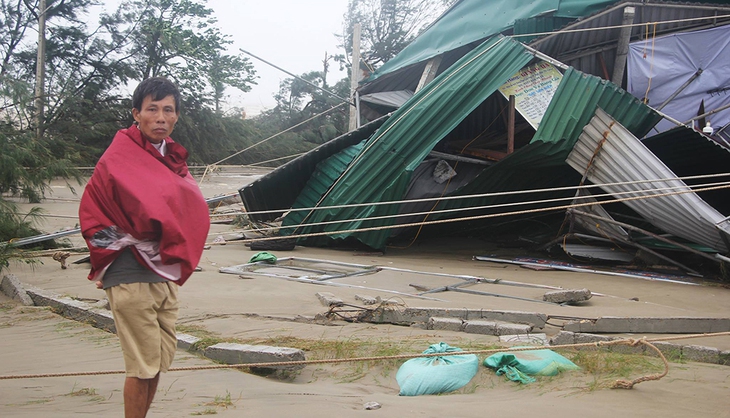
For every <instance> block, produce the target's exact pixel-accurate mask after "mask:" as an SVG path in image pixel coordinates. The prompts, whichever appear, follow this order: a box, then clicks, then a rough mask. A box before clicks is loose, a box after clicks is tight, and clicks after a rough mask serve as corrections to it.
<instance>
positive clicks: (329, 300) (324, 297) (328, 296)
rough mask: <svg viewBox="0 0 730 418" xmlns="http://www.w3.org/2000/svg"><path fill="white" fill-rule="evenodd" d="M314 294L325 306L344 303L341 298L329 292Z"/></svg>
mask: <svg viewBox="0 0 730 418" xmlns="http://www.w3.org/2000/svg"><path fill="white" fill-rule="evenodd" d="M316 295H317V299H319V302H320V303H321V304H322V305H324V306H327V307H330V306H340V305H342V304H343V303H344V302H343V301H342V299H340V298H338V297H337V296H335V295H334V294H332V293H330V292H317V293H316Z"/></svg>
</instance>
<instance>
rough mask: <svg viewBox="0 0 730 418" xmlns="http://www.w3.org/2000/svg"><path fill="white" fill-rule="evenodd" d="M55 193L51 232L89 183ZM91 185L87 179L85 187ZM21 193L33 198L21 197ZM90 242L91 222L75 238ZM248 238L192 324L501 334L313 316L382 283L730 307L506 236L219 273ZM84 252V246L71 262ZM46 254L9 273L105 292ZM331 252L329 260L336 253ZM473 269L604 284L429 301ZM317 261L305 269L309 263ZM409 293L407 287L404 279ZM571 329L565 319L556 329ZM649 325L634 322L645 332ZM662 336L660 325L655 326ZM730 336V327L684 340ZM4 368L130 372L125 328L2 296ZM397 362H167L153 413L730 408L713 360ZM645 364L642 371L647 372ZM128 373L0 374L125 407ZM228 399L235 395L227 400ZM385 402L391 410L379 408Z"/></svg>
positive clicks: (34, 387) (19, 385) (685, 309)
mask: <svg viewBox="0 0 730 418" xmlns="http://www.w3.org/2000/svg"><path fill="white" fill-rule="evenodd" d="M260 174H261V171H251V172H245V173H242V172H239V173H234V172H219V173H215V175H214V176H212V177H211V178H209V179H208V180H206V181H205V182H204V183H203V184H202V186H201V188H202V189H203V193H204V195H205V196H206V197H212V196H215V195H218V194H223V193H230V192H235V191H236V189H237V188H238V187H240V186H241V185H243V184H245V183H247V182H249V181H252V180H253V179H255V178H256V176H258V175H260ZM51 191H52V194H51V195H50V197H51V199H49V200H47V201H46V202H44V203H43V204H42V205H41V206H42V207H44V208H45V209H46V211H47V213H48V214H49V215H53V216H50V217H48V218H47V221H46V223H45V224H43V225H40V227H41V228H42V229H43V230H45V231H48V232H53V231H56V230H59V229H60V228H63V227H74V226H76V223H77V222H78V221H77V219H74V215H75V213H76V210H77V207H78V196H74V195H73V194H72V193H71V192H70V191H69V190H68V189H67V187H66V186H65V185H64V184H63V183H54V184H53V187H52V189H51ZM77 191H78V192H79V193H80V192H81V188H80V187H77ZM22 206H23V207H29V206H31V205H26V204H23V205H22ZM233 231H234V228H232V227H231V226H229V225H213V227H212V230H211V241H212V240H213V238H215V237H216V236H218V235H223V236H228V234H230V233H231V232H233ZM69 239H70V241H71V243H72V245H81V239H80V236H78V235H77V236H71V237H69ZM255 253H256V251H252V250H250V249H249V248H248V247H246V246H244V245H243V244H241V243H236V242H229V243H228V244H227V245H225V246H216V245H214V246H212V248H211V249H209V250H206V251H205V252H204V254H203V260H202V261H201V263H200V266H201V267H202V268H203V270H202V271H201V272H197V273H195V274H194V275H193V277H192V278H191V279H190V280H189V281H188V282H187V283H186V285H185V286H184V287H183V288H181V293H180V296H181V299H182V309H181V313H180V321H179V323H180V324H182V325H185V326H196V327H202V328H204V329H206V330H208V331H210V332H212V333H215V334H217V335H218V336H220V337H221V338H237V339H240V340H246V341H253V340H265V339H268V338H291V337H295V338H300V339H305V340H314V341H338V340H339V341H378V342H380V343H383V344H388V343H389V342H393V343H403V342H407V343H408V344H409V346H411V347H413V352H414V353H415V352H420V351H422V350H424V349H426V348H427V347H428V345H429V344H432V343H437V342H439V341H444V342H447V343H449V344H450V345H453V346H460V345H461V344H465V345H469V346H472V347H473V346H480V345H484V346H488V345H491V344H495V343H496V342H497V338H496V337H493V336H483V335H475V334H464V333H456V332H446V331H428V330H423V329H419V328H414V327H401V326H392V325H373V324H352V323H347V322H344V321H336V322H333V323H331V324H330V325H329V326H324V325H317V324H315V323H312V322H311V321H305V320H302V318H311V317H313V316H315V315H317V314H321V313H323V312H325V311H326V308H324V307H323V306H322V305H321V304H320V303H319V301H318V299H317V297H316V296H315V294H316V293H317V292H331V293H333V294H335V295H336V296H337V297H339V298H340V299H342V300H344V301H345V302H346V303H351V304H357V305H359V304H360V302H358V301H357V300H356V299H355V295H369V296H373V297H375V296H380V297H381V298H383V299H391V300H394V301H397V302H399V303H401V304H403V305H404V306H412V307H415V306H418V307H420V306H429V307H447V308H475V309H480V308H481V309H499V310H519V311H529V312H541V313H545V314H551V315H561V316H570V317H589V318H590V317H598V316H651V317H668V316H691V317H729V316H730V290H729V289H727V288H725V287H721V286H717V285H709V284H705V285H700V286H693V285H687V284H675V283H665V282H657V281H649V280H642V279H634V278H624V277H615V276H605V275H598V274H583V273H574V272H560V271H540V272H536V271H531V270H526V269H523V268H520V267H518V266H514V265H505V264H497V263H487V262H480V261H473V260H472V256H474V255H487V254H495V255H497V256H503V255H505V254H506V253H505V250H503V249H500V248H496V247H495V246H493V245H490V244H488V243H485V242H481V241H474V240H462V239H443V240H430V241H428V242H418V243H416V244H415V245H413V246H411V247H410V248H407V249H389V250H388V251H387V252H386V254H385V255H379V254H373V253H360V252H353V251H344V250H339V251H338V250H326V249H317V248H305V247H297V248H296V249H295V250H294V251H291V252H274V253H275V254H276V255H277V256H279V257H298V258H311V259H318V260H330V261H337V262H343V263H354V264H363V265H378V266H385V267H392V268H399V269H408V270H413V271H415V272H404V271H392V270H391V271H381V272H379V273H376V274H370V275H363V276H354V277H347V278H341V279H335V280H331V282H333V283H340V284H349V285H353V286H359V287H357V288H355V287H335V286H316V285H312V284H306V283H297V282H293V281H289V280H283V279H280V278H273V277H264V276H257V275H246V276H245V278H240V277H239V276H238V275H236V274H223V273H219V272H218V269H219V268H220V267H227V266H234V265H239V264H244V263H246V262H247V261H248V259H249V258H250V257H251V256H252V255H253V254H255ZM77 258H79V256H76V255H74V256H72V257H71V258H70V259H69V260H70V261H73V260H75V259H77ZM42 261H43V263H42V264H31V265H27V264H24V263H15V264H13V265H11V268H10V273H13V274H15V275H16V276H17V277H18V278H19V279H20V280H21V281H22V282H23V283H27V284H31V285H35V286H38V287H41V288H44V289H47V290H52V291H55V292H57V293H59V294H64V295H70V296H73V297H78V298H81V299H84V300H89V301H95V300H98V299H101V298H103V297H104V294H103V292H102V291H99V290H97V289H95V287H94V286H93V285H92V284H91V283H90V282H88V281H87V280H86V274H87V273H88V264H78V265H77V264H71V265H70V267H69V268H68V269H66V270H61V269H60V266H59V264H58V263H57V262H55V261H53V260H52V259H50V258H48V257H45V258H42ZM322 266H325V265H324V264H323V265H322ZM426 273H438V274H447V275H473V276H480V277H485V278H489V279H501V280H503V281H512V282H519V283H525V284H530V285H545V286H559V287H566V288H583V287H586V288H589V289H590V290H591V291H593V292H594V293H599V294H600V296H594V297H593V298H592V299H591V300H590V301H589V302H588V303H586V304H584V305H583V306H557V305H550V304H545V303H542V302H539V300H540V299H541V297H542V294H543V293H544V292H545V289H540V288H536V287H524V286H508V285H501V284H479V285H475V286H471V287H469V289H472V290H479V291H482V292H490V293H495V294H499V295H503V296H514V297H520V298H527V299H532V300H533V301H523V300H517V299H513V298H508V297H490V296H483V295H471V294H465V293H455V292H441V293H435V294H432V295H430V296H432V298H433V299H419V298H416V297H414V296H409V295H413V294H415V293H416V292H417V291H416V290H415V289H414V288H413V287H412V286H410V284H419V285H422V286H427V287H431V288H434V287H439V286H446V285H453V284H457V283H460V282H461V281H462V280H461V279H459V278H457V277H447V276H437V275H429V274H426ZM303 274H304V273H303ZM396 292H397V293H396ZM545 331H546V332H547V333H548V334H554V333H556V332H557V331H558V329H557V328H555V327H549V328H547V329H546V330H545ZM634 337H636V336H634ZM650 337H655V335H651V336H650ZM681 343H683V344H697V345H705V346H712V347H717V348H719V349H721V350H730V338H727V337H721V338H703V339H693V340H687V341H682V342H681ZM0 352H1V353H2V354H3V355H2V357H0V375H11V374H35V373H57V372H72V371H95V370H119V369H121V368H123V365H122V359H121V352H120V349H119V345H118V343H117V341H116V337H115V336H113V335H111V334H108V333H105V332H103V331H100V330H96V329H94V328H91V327H89V326H87V325H85V324H80V323H76V322H73V321H69V320H66V319H63V318H61V317H59V316H57V315H55V314H53V313H52V312H50V311H48V310H46V309H42V308H36V307H22V306H17V305H16V304H14V303H13V302H12V301H9V300H8V299H7V298H4V297H2V296H0ZM204 364H210V361H208V360H206V359H204V358H200V357H197V356H195V355H192V354H189V353H187V352H184V351H182V350H179V351H178V354H177V357H176V360H175V364H174V366H176V367H181V366H188V365H204ZM396 370H397V369H396V367H395V366H392V365H391V366H387V365H385V366H383V365H377V364H370V365H366V366H356V365H338V366H310V367H307V368H305V369H304V370H303V371H302V372H301V373H299V374H297V375H296V376H293V377H292V378H290V379H288V380H282V379H276V378H273V377H261V376H256V375H252V374H247V373H243V372H239V371H232V370H216V371H195V372H171V373H168V374H166V375H165V376H163V378H162V381H161V384H160V387H159V390H158V393H157V397H156V399H155V403H154V404H153V407H152V410H151V411H150V415H149V416H151V417H180V416H189V415H203V414H213V413H216V414H218V415H223V416H270V417H278V416H296V417H310V416H311V417H314V416H317V417H321V416H327V415H334V414H337V415H340V416H348V417H349V416H365V415H367V416H375V415H378V416H403V417H436V416H441V417H443V416H454V417H483V416H485V414H488V415H492V414H494V415H503V414H525V413H528V414H535V413H537V415H539V416H558V415H560V416H590V417H604V416H605V417H609V416H610V417H613V416H617V415H626V416H635V417H649V416H666V417H690V416H711V417H730V400H729V398H728V396H727V395H728V389H730V367H727V366H717V365H708V364H700V363H672V364H671V368H670V372H669V375H668V376H667V377H665V378H664V379H662V380H660V381H655V382H645V383H642V384H640V385H638V386H636V388H634V389H633V390H610V389H604V388H600V387H599V388H595V386H596V385H595V382H596V379H597V377H595V376H592V375H591V374H590V373H586V372H574V373H569V374H564V375H561V376H559V377H555V378H549V379H540V380H539V381H538V382H537V383H535V384H532V385H527V386H518V385H517V384H515V383H512V382H507V381H505V380H504V379H503V378H502V377H497V376H494V374H493V372H491V371H489V370H488V369H486V368H481V369H480V371H479V373H478V375H477V376H476V377H475V378H474V380H472V382H470V383H469V385H467V386H466V387H465V388H463V389H461V390H459V391H457V392H455V393H452V394H448V395H441V396H421V397H399V396H398V385H397V383H396V381H395V372H396ZM634 377H636V376H634ZM122 379H123V378H122V376H120V375H103V376H84V377H64V378H39V379H24V380H0V416H1V417H6V416H8V417H39V416H52V417H66V416H68V417H71V416H74V417H75V416H80V415H81V416H82V415H93V416H98V417H116V416H121V415H122V413H121V411H122V396H121V387H122ZM226 398H230V400H231V402H230V403H228V402H221V400H224V399H226ZM370 401H375V402H378V403H380V404H381V405H382V408H381V409H379V410H374V411H366V410H364V408H363V405H364V404H365V403H366V402H370Z"/></svg>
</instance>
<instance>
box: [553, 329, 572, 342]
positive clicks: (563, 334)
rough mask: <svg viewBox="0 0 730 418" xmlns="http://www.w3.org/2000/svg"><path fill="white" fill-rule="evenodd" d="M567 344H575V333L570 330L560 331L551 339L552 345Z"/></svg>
mask: <svg viewBox="0 0 730 418" xmlns="http://www.w3.org/2000/svg"><path fill="white" fill-rule="evenodd" d="M567 344H575V333H573V332H570V331H560V332H559V333H558V334H557V335H555V336H554V337H552V338H551V339H550V345H567Z"/></svg>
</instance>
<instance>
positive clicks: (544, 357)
mask: <svg viewBox="0 0 730 418" xmlns="http://www.w3.org/2000/svg"><path fill="white" fill-rule="evenodd" d="M484 365H485V366H487V367H489V368H491V369H495V370H496V371H497V375H505V376H506V377H507V378H508V379H509V380H512V381H514V382H520V383H525V384H526V383H531V382H534V381H535V379H534V378H532V377H530V376H555V375H557V374H558V373H560V372H562V371H566V370H578V369H580V367H578V366H577V365H576V364H575V363H573V362H572V361H570V360H568V359H567V358H565V357H563V356H561V355H560V354H558V353H556V352H554V351H553V350H527V351H514V352H511V353H496V354H492V355H491V356H489V357H487V358H486V359H484Z"/></svg>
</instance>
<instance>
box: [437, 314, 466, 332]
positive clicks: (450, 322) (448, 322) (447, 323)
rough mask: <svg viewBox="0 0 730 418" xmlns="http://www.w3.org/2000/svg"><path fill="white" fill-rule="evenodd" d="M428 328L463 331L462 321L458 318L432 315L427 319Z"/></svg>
mask: <svg viewBox="0 0 730 418" xmlns="http://www.w3.org/2000/svg"><path fill="white" fill-rule="evenodd" d="M428 329H432V330H439V331H463V330H464V321H462V320H461V319H458V318H438V317H434V318H431V319H429V321H428Z"/></svg>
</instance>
